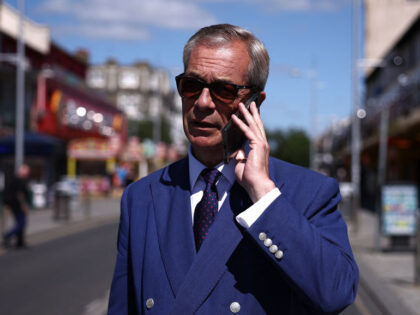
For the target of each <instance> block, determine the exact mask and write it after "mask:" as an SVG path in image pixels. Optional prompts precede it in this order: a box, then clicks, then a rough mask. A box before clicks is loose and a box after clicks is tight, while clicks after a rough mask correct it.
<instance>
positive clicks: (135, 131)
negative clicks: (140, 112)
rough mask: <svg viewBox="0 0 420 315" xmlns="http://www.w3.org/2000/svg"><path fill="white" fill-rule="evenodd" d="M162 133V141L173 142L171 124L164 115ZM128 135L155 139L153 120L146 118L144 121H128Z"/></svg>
mask: <svg viewBox="0 0 420 315" xmlns="http://www.w3.org/2000/svg"><path fill="white" fill-rule="evenodd" d="M160 119H161V124H160V128H161V129H160V135H161V141H162V142H165V143H168V144H170V143H172V138H171V133H170V125H169V122H168V120H167V119H166V118H165V117H164V116H163V115H162V116H161V117H160ZM128 135H129V136H137V137H139V138H140V139H151V140H153V120H151V119H145V120H142V121H136V120H129V121H128Z"/></svg>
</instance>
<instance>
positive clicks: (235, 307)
mask: <svg viewBox="0 0 420 315" xmlns="http://www.w3.org/2000/svg"><path fill="white" fill-rule="evenodd" d="M240 310H241V304H239V303H238V302H232V304H230V311H231V312H232V313H239V311H240Z"/></svg>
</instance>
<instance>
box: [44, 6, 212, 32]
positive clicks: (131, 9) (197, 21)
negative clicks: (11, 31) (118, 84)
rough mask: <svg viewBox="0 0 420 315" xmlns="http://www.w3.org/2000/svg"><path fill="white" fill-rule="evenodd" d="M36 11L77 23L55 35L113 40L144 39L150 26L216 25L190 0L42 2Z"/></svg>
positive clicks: (184, 26) (181, 27)
mask: <svg viewBox="0 0 420 315" xmlns="http://www.w3.org/2000/svg"><path fill="white" fill-rule="evenodd" d="M39 11H40V12H41V13H46V14H57V15H62V16H65V17H67V18H68V19H67V20H74V21H76V22H78V23H76V24H75V23H73V22H72V25H66V24H64V25H56V26H53V28H56V27H58V30H57V32H58V33H60V32H61V33H74V34H80V33H81V34H83V35H85V36H88V37H98V38H112V39H145V38H147V37H148V36H149V32H148V30H147V28H148V27H151V26H154V27H160V28H164V29H187V30H195V29H197V28H200V27H202V26H204V25H209V24H214V23H216V22H217V21H216V18H215V17H214V16H213V15H212V14H210V13H209V12H207V11H205V10H203V9H201V8H200V7H199V6H198V5H197V3H196V2H194V1H191V0H188V1H185V0H184V1H183V0H120V1H116V0H44V1H43V2H42V3H41V5H40V7H39ZM77 24H80V26H77ZM74 25H76V26H74Z"/></svg>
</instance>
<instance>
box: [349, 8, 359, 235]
mask: <svg viewBox="0 0 420 315" xmlns="http://www.w3.org/2000/svg"><path fill="white" fill-rule="evenodd" d="M360 10H361V4H360V0H353V2H352V14H353V16H352V26H353V27H352V90H353V102H352V103H353V105H352V115H351V117H352V124H351V126H352V128H351V129H352V130H351V135H352V141H351V181H352V186H353V205H352V212H351V213H352V215H351V221H352V223H353V225H354V228H355V230H357V223H358V222H357V221H358V210H359V207H360V146H361V143H360V118H359V117H358V111H359V109H360V91H359V85H360V77H359V69H358V66H357V61H358V60H359V53H360Z"/></svg>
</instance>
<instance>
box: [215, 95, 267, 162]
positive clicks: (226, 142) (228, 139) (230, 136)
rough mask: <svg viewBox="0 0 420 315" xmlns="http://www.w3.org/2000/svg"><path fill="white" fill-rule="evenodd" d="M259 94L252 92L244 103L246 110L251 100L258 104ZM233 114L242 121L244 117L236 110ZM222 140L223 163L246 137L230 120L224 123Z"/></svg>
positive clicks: (243, 142)
mask: <svg viewBox="0 0 420 315" xmlns="http://www.w3.org/2000/svg"><path fill="white" fill-rule="evenodd" d="M259 96H260V93H259V92H255V93H254V94H252V95H251V96H250V97H249V98H248V99H247V100H246V102H245V103H244V105H245V107H246V109H247V110H249V107H250V106H251V103H252V102H255V104H256V105H257V107H259V106H260V104H259V103H258V98H259ZM233 115H236V116H237V117H238V118H239V119H241V120H242V121H244V117H243V116H242V114H241V113H240V112H239V110H238V111H236V112H235V113H234V114H233ZM222 141H223V162H224V163H225V164H227V163H229V157H230V155H231V154H232V153H234V152H235V151H237V150H239V149H240V148H242V147H243V145H244V144H245V142H246V137H245V135H244V134H243V132H242V131H241V130H240V129H239V127H238V126H237V125H236V124H235V123H234V122H233V121H232V119H231V120H229V122H228V123H227V124H226V126H225V127H224V128H223V129H222Z"/></svg>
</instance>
